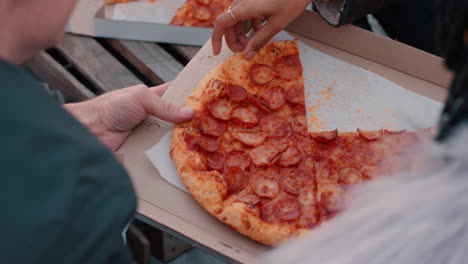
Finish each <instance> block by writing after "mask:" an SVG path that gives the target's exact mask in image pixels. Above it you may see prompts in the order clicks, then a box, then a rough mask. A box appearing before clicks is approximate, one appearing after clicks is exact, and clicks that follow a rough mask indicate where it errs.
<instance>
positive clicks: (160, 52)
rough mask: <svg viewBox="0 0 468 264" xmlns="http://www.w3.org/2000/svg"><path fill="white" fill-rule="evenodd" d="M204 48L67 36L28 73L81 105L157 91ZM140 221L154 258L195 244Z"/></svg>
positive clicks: (29, 66)
mask: <svg viewBox="0 0 468 264" xmlns="http://www.w3.org/2000/svg"><path fill="white" fill-rule="evenodd" d="M199 49H200V48H199V47H191V46H183V45H169V44H158V43H149V42H141V41H130V40H113V39H99V38H91V37H84V36H76V35H66V36H65V38H64V39H63V41H62V42H61V43H60V44H58V45H57V46H56V47H54V48H52V49H49V50H47V51H43V52H41V53H40V54H38V55H36V56H35V57H33V58H32V59H31V60H29V61H28V62H27V63H26V68H27V69H28V70H30V71H31V72H32V73H33V74H34V75H35V76H36V77H37V78H39V79H40V80H41V81H42V82H44V83H47V84H48V85H49V87H50V88H51V89H52V90H58V91H61V92H62V93H63V95H64V97H65V99H66V102H80V101H83V100H87V99H90V98H93V97H95V96H97V95H100V94H103V93H106V92H109V91H112V90H116V89H120V88H124V87H128V86H132V85H136V84H141V83H144V84H146V85H147V86H155V85H159V84H162V83H165V82H168V81H171V80H173V79H175V78H176V77H177V75H178V74H179V72H180V71H181V70H182V69H183V67H184V66H185V65H186V64H187V63H188V62H189V61H190V60H191V59H192V58H193V57H194V56H195V54H196V53H197V52H198V50H199ZM137 219H138V220H140V221H141V222H140V225H141V224H142V223H143V224H144V225H146V226H145V227H143V229H144V233H145V235H146V237H147V238H148V239H149V241H150V243H151V249H152V250H151V251H152V253H153V255H155V256H157V257H158V258H159V259H161V260H163V261H167V260H170V259H171V258H173V257H175V256H177V255H178V254H180V253H181V252H183V251H185V250H187V249H189V248H190V247H191V246H192V245H193V244H195V242H194V241H191V240H190V239H188V238H186V237H184V235H183V234H180V233H178V232H176V231H174V230H171V229H169V228H166V227H164V226H163V225H161V224H159V223H158V222H155V221H154V220H152V219H148V218H146V217H143V216H142V215H137ZM148 227H149V228H148ZM151 227H152V228H151ZM161 230H162V231H161ZM182 241H184V242H182ZM197 247H201V248H202V249H205V250H206V251H209V250H208V249H207V248H203V245H200V244H197ZM212 253H214V252H212ZM218 257H220V258H223V256H219V255H218ZM223 259H224V260H225V261H228V262H231V261H230V260H229V259H225V258H223Z"/></svg>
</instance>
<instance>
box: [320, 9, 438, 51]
mask: <svg viewBox="0 0 468 264" xmlns="http://www.w3.org/2000/svg"><path fill="white" fill-rule="evenodd" d="M316 8H317V10H318V11H319V12H320V14H321V15H322V16H323V17H324V18H325V19H326V20H327V21H328V22H329V23H330V24H332V25H335V26H340V25H344V24H351V23H353V22H355V21H359V20H361V22H362V19H363V17H365V16H366V15H368V14H373V15H374V16H375V17H376V19H377V20H378V21H379V23H380V24H381V26H382V27H383V28H384V30H385V31H386V33H387V34H388V35H389V37H391V38H393V39H395V40H398V41H400V42H402V43H405V44H407V45H410V46H413V47H416V48H418V49H421V50H424V51H427V52H429V53H432V54H435V55H438V54H439V51H438V50H437V48H436V45H435V43H436V41H435V40H436V36H437V27H436V22H437V15H438V8H437V0H345V1H343V0H332V1H328V2H324V1H316Z"/></svg>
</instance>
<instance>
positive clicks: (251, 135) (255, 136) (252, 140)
mask: <svg viewBox="0 0 468 264" xmlns="http://www.w3.org/2000/svg"><path fill="white" fill-rule="evenodd" d="M232 136H233V137H234V138H236V139H237V140H239V141H240V142H242V143H244V144H246V145H248V146H253V147H256V146H259V145H260V144H262V143H263V141H264V140H265V136H264V135H262V134H261V133H258V132H257V133H255V132H242V131H233V132H232Z"/></svg>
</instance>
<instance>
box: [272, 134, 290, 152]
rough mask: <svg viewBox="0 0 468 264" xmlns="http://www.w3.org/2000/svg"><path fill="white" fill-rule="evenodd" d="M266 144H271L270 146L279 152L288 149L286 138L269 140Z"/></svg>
mask: <svg viewBox="0 0 468 264" xmlns="http://www.w3.org/2000/svg"><path fill="white" fill-rule="evenodd" d="M266 144H271V145H272V146H275V147H276V149H278V150H279V152H283V151H285V150H286V149H287V148H288V147H289V139H288V138H285V137H283V138H270V139H268V141H267V142H266Z"/></svg>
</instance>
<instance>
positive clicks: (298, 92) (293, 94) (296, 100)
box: [285, 85, 305, 106]
mask: <svg viewBox="0 0 468 264" xmlns="http://www.w3.org/2000/svg"><path fill="white" fill-rule="evenodd" d="M285 98H286V101H288V102H289V103H291V104H293V105H299V106H304V105H305V98H304V87H303V86H302V85H295V86H293V87H290V88H288V89H285Z"/></svg>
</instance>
